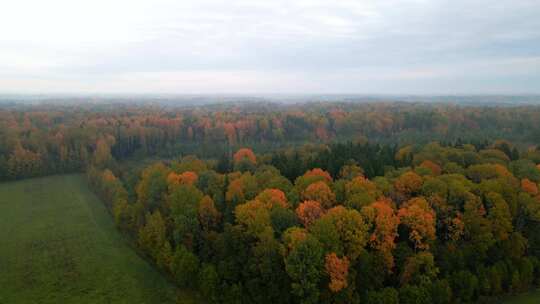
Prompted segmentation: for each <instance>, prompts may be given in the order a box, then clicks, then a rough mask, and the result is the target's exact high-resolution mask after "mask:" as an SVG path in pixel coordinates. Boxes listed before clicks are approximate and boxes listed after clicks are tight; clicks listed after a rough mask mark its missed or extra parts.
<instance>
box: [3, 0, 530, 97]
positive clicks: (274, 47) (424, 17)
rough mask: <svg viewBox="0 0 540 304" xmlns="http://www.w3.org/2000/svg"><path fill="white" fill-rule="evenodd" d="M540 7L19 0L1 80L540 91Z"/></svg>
mask: <svg viewBox="0 0 540 304" xmlns="http://www.w3.org/2000/svg"><path fill="white" fill-rule="evenodd" d="M539 13H540V2H538V1H529V0H523V1H508V0H503V1H497V2H493V1H486V0H477V1H420V0H408V1H381V0H379V1H375V0H373V1H358V0H343V1H330V0H328V1H326V0H309V1H307V0H300V1H284V0H276V1H262V0H249V1H248V0H242V1H230V0H229V1H217V0H200V1H172V0H170V1H169V0H157V1H139V0H131V1H125V0H117V1H103V0H95V1H84V2H82V1H67V0H52V1H46V2H43V1H37V0H36V1H30V0H20V1H10V3H8V4H6V5H4V7H3V10H2V11H1V12H0V91H6V92H30V91H31V92H41V91H59V92H78V91H81V92H82V91H84V92H96V93H106V92H130V91H134V92H135V91H145V92H148V93H152V92H155V93H162V92H167V93H183V92H190V93H192V92H197V93H205V92H207V93H221V92H233V91H234V92H235V93H242V92H249V93H253V92H256V93H257V92H258V93H272V92H280V93H287V92H294V93H302V92H304V93H321V92H335V93H339V92H347V93H395V94H399V93H438V92H439V93H443V92H458V93H470V92H485V93H493V92H502V91H504V92H507V93H512V92H520V93H522V92H530V93H538V92H539V90H540V88H539V87H538V86H537V85H535V84H534V83H535V81H536V82H538V81H540V75H539V74H540V73H539V72H538V71H539V69H536V68H537V67H538V58H539V57H540V31H538V29H539V28H540V18H537V16H538V14H539ZM38 80H39V81H38ZM524 80H525V81H524Z"/></svg>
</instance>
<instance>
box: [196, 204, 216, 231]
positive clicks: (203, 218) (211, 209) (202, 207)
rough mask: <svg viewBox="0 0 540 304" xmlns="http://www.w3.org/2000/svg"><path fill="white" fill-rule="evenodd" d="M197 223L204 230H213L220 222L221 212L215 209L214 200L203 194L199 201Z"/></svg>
mask: <svg viewBox="0 0 540 304" xmlns="http://www.w3.org/2000/svg"><path fill="white" fill-rule="evenodd" d="M198 215H199V223H200V224H201V227H202V229H203V230H204V231H210V230H215V229H217V228H218V227H219V224H220V222H221V213H220V212H219V211H218V210H217V209H216V206H215V205H214V201H213V200H212V198H211V197H210V196H208V195H205V196H204V197H203V198H202V199H201V200H200V202H199V208H198Z"/></svg>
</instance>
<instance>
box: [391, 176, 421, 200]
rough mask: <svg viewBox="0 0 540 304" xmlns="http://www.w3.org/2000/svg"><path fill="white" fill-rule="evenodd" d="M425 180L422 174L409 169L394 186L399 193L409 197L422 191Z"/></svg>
mask: <svg viewBox="0 0 540 304" xmlns="http://www.w3.org/2000/svg"><path fill="white" fill-rule="evenodd" d="M423 182H424V181H423V179H422V177H421V176H419V175H418V174H416V173H414V172H412V171H407V172H405V173H404V174H402V175H401V176H400V177H398V178H397V179H396V181H395V182H394V188H395V189H396V191H397V192H398V193H399V194H401V195H403V196H404V197H405V198H409V197H411V196H413V195H415V194H417V193H418V192H420V190H421V189H422V184H423Z"/></svg>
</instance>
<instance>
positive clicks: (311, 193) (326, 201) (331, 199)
mask: <svg viewBox="0 0 540 304" xmlns="http://www.w3.org/2000/svg"><path fill="white" fill-rule="evenodd" d="M302 199H303V200H306V201H317V202H319V203H320V204H321V206H322V207H323V208H325V209H329V208H331V207H332V206H333V205H334V204H335V202H336V195H335V194H334V192H333V191H332V189H330V187H328V185H327V184H326V183H325V182H323V181H319V182H315V183H312V184H310V185H309V186H308V187H307V188H306V189H305V190H304V192H302Z"/></svg>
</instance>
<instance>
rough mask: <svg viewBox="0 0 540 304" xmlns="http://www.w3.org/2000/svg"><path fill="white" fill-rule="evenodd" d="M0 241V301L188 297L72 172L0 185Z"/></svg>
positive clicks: (153, 300) (147, 300) (149, 300)
mask: <svg viewBox="0 0 540 304" xmlns="http://www.w3.org/2000/svg"><path fill="white" fill-rule="evenodd" d="M0 240H1V242H0V244H1V245H0V303H174V302H175V300H176V299H177V298H178V299H180V301H179V302H191V301H192V300H193V299H192V298H191V295H189V294H187V295H185V294H179V293H178V291H177V290H176V289H175V288H174V286H173V285H172V284H170V283H169V282H168V281H167V280H166V279H165V278H164V277H163V276H162V275H161V274H160V273H158V272H157V271H156V270H155V269H154V268H153V267H152V266H151V265H149V264H148V263H147V262H146V261H144V260H143V259H142V258H141V257H139V256H138V255H137V254H136V253H135V252H134V251H133V250H132V248H130V247H129V245H128V244H127V243H126V242H125V240H124V239H123V238H122V236H121V235H120V234H119V232H118V231H117V230H116V229H115V227H114V225H113V223H112V219H111V217H110V215H109V214H108V213H107V211H106V209H105V207H104V206H103V204H102V203H101V202H100V201H99V199H98V198H97V197H96V196H95V195H94V194H93V193H92V192H91V191H90V190H89V189H88V187H87V186H86V183H85V180H84V178H83V177H82V176H80V175H64V176H52V177H45V178H37V179H29V180H24V181H18V182H10V183H3V184H0ZM183 300H186V301H183Z"/></svg>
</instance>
